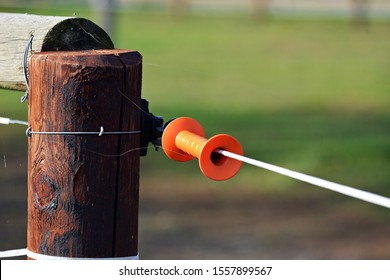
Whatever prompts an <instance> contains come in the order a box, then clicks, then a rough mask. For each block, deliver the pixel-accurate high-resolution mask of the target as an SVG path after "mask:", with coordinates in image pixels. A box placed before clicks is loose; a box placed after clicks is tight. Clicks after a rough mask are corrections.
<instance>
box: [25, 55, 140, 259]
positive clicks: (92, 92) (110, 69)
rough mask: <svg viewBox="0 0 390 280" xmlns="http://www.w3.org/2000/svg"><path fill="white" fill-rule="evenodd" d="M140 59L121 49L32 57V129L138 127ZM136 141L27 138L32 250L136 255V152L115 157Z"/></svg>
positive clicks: (76, 254) (129, 137) (119, 137)
mask: <svg viewBox="0 0 390 280" xmlns="http://www.w3.org/2000/svg"><path fill="white" fill-rule="evenodd" d="M141 60H142V58H141V55H140V54H139V53H137V52H131V51H119V50H101V51H78V52H42V53H36V54H34V55H32V57H31V59H30V64H31V66H32V67H31V72H30V97H29V123H30V126H31V128H32V130H33V131H99V128H100V126H103V127H104V129H105V131H107V132H108V131H130V130H139V129H140V114H141V112H140V110H139V109H138V108H137V107H136V106H135V104H137V105H139V104H140V94H141V71H142V69H141V67H142V62H141ZM130 100H131V101H130ZM139 138H140V135H139V134H132V135H103V136H101V137H99V136H97V135H87V136H85V135H84V136H69V135H68V136H53V135H32V136H31V137H30V138H29V144H28V145H29V155H28V156H29V159H28V170H29V174H28V249H29V250H31V251H33V252H37V253H40V254H47V255H54V256H63V257H88V258H99V257H105V258H107V257H124V256H132V255H136V254H137V250H138V249H137V239H138V190H139V153H138V152H137V151H134V152H129V153H126V154H124V155H122V156H117V155H119V154H122V153H125V152H126V151H129V150H132V149H136V148H138V147H139Z"/></svg>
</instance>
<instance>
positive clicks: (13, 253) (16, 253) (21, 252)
mask: <svg viewBox="0 0 390 280" xmlns="http://www.w3.org/2000/svg"><path fill="white" fill-rule="evenodd" d="M21 256H27V257H29V258H32V259H34V260H60V261H74V260H139V255H136V256H129V257H117V258H72V257H58V256H50V255H43V254H38V253H34V252H32V251H30V250H28V249H26V248H25V249H17V250H8V251H3V252H0V258H13V257H21Z"/></svg>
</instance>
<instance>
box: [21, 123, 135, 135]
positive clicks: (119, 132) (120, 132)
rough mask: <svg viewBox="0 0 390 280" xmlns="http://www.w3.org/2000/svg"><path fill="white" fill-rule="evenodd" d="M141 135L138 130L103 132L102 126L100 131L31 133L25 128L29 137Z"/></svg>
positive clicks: (29, 129)
mask: <svg viewBox="0 0 390 280" xmlns="http://www.w3.org/2000/svg"><path fill="white" fill-rule="evenodd" d="M137 133H141V131H140V130H134V131H109V132H105V131H104V128H103V126H101V127H100V131H70V132H66V131H32V130H31V127H29V128H27V130H26V135H27V136H29V137H30V136H31V135H33V134H38V135H76V136H80V135H98V136H103V135H121V134H137Z"/></svg>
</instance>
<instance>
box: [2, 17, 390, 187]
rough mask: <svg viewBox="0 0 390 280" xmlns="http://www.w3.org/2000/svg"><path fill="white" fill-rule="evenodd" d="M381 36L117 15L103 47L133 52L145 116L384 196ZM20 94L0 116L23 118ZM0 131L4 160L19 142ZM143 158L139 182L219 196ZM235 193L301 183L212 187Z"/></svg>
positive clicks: (387, 138) (324, 26) (252, 172)
mask: <svg viewBox="0 0 390 280" xmlns="http://www.w3.org/2000/svg"><path fill="white" fill-rule="evenodd" d="M33 12H35V13H39V14H44V13H45V12H40V11H39V10H34V11H33ZM57 12H58V13H59V14H61V15H69V14H70V13H69V12H60V11H57ZM50 14H53V11H50ZM77 14H78V16H81V17H83V16H85V17H89V18H91V19H92V20H93V17H91V15H90V14H89V13H86V12H82V13H77ZM389 27H390V23H388V22H371V23H370V25H369V26H367V27H365V28H356V27H354V26H352V25H351V24H350V23H349V22H347V21H298V20H294V21H288V20H272V19H271V20H269V21H261V22H257V21H253V20H251V19H250V18H249V17H248V18H246V17H244V16H237V17H234V16H231V17H211V16H210V17H207V16H204V17H201V16H188V17H181V18H175V17H171V16H170V15H169V14H166V13H157V12H132V11H124V12H123V13H119V14H118V18H117V29H116V32H115V34H113V38H114V42H115V45H116V47H117V48H123V49H135V50H138V51H139V52H141V53H142V55H143V57H144V73H143V93H142V94H143V97H144V98H146V99H148V100H149V101H150V107H151V111H152V112H153V113H154V114H156V115H163V116H164V118H165V119H166V120H168V119H170V118H172V117H177V116H183V115H186V116H191V117H194V118H196V119H198V120H199V121H200V122H201V123H202V125H203V126H204V127H205V130H206V134H207V135H213V134H216V133H228V134H231V135H233V136H235V137H236V138H238V139H239V140H240V141H241V143H242V145H243V147H244V151H245V153H246V154H247V155H248V156H250V157H253V158H256V159H259V160H264V161H266V162H269V163H273V164H276V165H280V166H283V167H286V168H290V169H293V170H297V171H301V172H305V173H308V174H311V175H314V176H319V177H322V178H325V179H329V180H334V181H336V182H340V183H344V184H347V185H354V186H357V187H361V188H363V189H364V188H365V189H367V190H370V191H374V192H378V193H381V194H384V195H390V190H389V188H388V182H389V181H390V172H389V166H390V131H389V127H390V113H389V110H388V107H389V104H390V95H389V91H390V81H389V73H390V52H389V49H390V28H389ZM21 95H22V93H17V92H10V91H5V90H1V91H0V113H1V116H5V117H13V118H21V119H26V118H27V106H26V104H20V103H19V98H20V96H21ZM0 129H1V130H0V139H1V140H0V141H1V142H2V145H1V147H2V150H3V151H2V153H3V154H4V153H6V151H7V147H11V146H13V145H15V140H14V139H16V138H18V139H19V138H21V137H22V135H23V134H22V132H21V129H20V127H19V128H11V127H4V126H3V127H1V128H0ZM20 141H22V140H20ZM18 145H23V144H18ZM148 154H149V155H148V157H146V158H143V159H142V173H141V174H142V177H144V178H154V179H156V180H167V178H170V179H169V180H176V179H180V178H182V179H183V180H184V181H185V180H188V179H189V178H190V179H191V180H194V182H196V183H199V184H208V185H214V186H221V183H215V182H210V181H208V180H206V179H204V178H202V177H201V175H200V171H199V169H198V168H197V167H196V164H197V163H196V162H192V163H186V164H183V163H176V162H171V161H169V160H168V159H167V158H166V157H165V156H164V155H163V153H162V152H159V153H155V152H153V151H152V150H151V151H149V153H148ZM237 185H239V186H247V187H250V188H253V189H255V190H258V191H260V192H280V191H283V192H289V190H290V193H293V192H296V191H297V190H298V189H297V188H294V187H293V186H300V185H302V184H301V183H299V182H296V181H293V180H291V179H287V178H284V177H282V176H280V175H276V174H272V173H269V172H267V171H262V170H259V169H255V168H253V167H249V166H244V167H243V169H242V170H241V171H240V173H239V175H238V176H236V177H235V178H233V179H232V180H231V181H229V182H226V183H223V188H229V187H231V188H235V186H237ZM322 194H323V193H322Z"/></svg>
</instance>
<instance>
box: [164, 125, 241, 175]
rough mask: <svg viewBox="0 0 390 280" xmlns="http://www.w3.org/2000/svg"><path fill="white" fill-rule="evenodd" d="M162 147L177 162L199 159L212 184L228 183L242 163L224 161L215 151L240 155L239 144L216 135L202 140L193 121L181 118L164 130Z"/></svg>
mask: <svg viewBox="0 0 390 280" xmlns="http://www.w3.org/2000/svg"><path fill="white" fill-rule="evenodd" d="M162 146H163V149H164V152H165V154H166V155H167V156H168V157H169V158H171V159H173V160H176V161H189V160H192V159H194V158H198V160H199V167H200V169H201V170H202V172H203V174H204V175H205V176H207V177H209V178H210V179H213V180H218V181H221V180H227V179H229V178H231V177H233V176H234V175H235V174H236V173H237V172H238V171H239V170H240V167H241V164H242V163H241V161H238V160H235V159H231V158H227V157H224V156H222V155H220V154H218V153H215V151H216V150H218V149H221V150H226V151H229V152H232V153H235V154H239V155H243V151H242V147H241V145H240V143H239V142H238V141H237V140H236V139H235V138H234V137H232V136H230V135H227V134H218V135H216V136H213V137H211V138H210V139H206V138H205V133H204V130H203V128H202V126H201V125H200V124H199V123H198V122H197V121H196V120H194V119H192V118H187V117H182V118H177V119H175V120H173V121H171V122H170V123H169V124H168V125H167V127H166V128H165V129H164V132H163V136H162Z"/></svg>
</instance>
